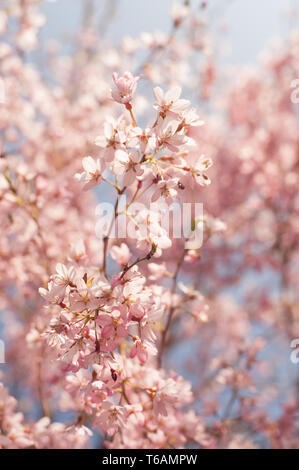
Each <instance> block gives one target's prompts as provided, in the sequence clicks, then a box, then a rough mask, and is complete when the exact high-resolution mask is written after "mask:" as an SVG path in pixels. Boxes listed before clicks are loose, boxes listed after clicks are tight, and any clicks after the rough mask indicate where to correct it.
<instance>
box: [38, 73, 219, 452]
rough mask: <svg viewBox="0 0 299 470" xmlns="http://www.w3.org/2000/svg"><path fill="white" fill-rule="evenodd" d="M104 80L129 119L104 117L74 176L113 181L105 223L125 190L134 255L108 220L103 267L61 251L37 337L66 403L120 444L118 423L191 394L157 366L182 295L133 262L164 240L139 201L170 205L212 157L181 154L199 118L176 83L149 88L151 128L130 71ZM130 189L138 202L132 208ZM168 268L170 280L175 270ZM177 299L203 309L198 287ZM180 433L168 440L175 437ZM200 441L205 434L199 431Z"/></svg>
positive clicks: (156, 253) (164, 437) (163, 436)
mask: <svg viewBox="0 0 299 470" xmlns="http://www.w3.org/2000/svg"><path fill="white" fill-rule="evenodd" d="M113 78H114V82H115V88H114V89H112V90H111V96H112V97H113V98H114V100H115V101H117V102H118V103H121V104H124V105H125V108H126V111H127V112H128V116H129V120H128V119H126V116H125V115H122V116H121V117H120V118H119V119H118V120H112V119H111V120H109V121H107V122H106V123H105V124H104V136H99V137H97V138H96V140H95V145H96V146H97V147H100V152H99V155H98V157H97V158H93V157H91V156H88V157H85V158H84V159H83V169H84V171H83V172H82V173H78V174H76V179H77V180H78V181H79V182H80V183H82V186H83V189H84V190H86V189H90V188H92V187H93V186H96V185H98V184H100V183H102V182H106V183H110V184H111V185H112V186H113V187H114V188H115V191H116V195H117V200H116V204H115V208H116V210H115V214H114V216H115V217H114V218H115V220H114V221H112V224H113V223H115V221H116V219H117V218H118V216H119V215H120V213H119V212H118V198H119V195H123V194H124V193H125V192H126V191H127V192H128V194H129V195H131V201H130V202H129V203H128V204H127V205H126V209H125V211H124V213H125V216H126V217H127V218H128V219H129V220H134V221H135V224H136V235H137V243H136V246H135V247H134V246H130V248H131V250H132V252H136V250H138V252H139V255H138V256H137V257H136V259H135V260H134V259H133V256H134V255H133V253H132V252H131V251H130V249H129V247H128V245H127V244H125V243H121V244H120V241H119V240H118V239H115V238H113V239H112V238H111V239H110V238H109V236H110V230H111V227H112V224H110V229H109V230H108V231H107V232H106V233H105V235H104V238H103V243H102V248H103V249H102V260H101V265H102V267H94V266H92V265H91V264H90V260H89V259H88V257H87V255H86V253H85V252H84V245H83V243H82V244H81V248H83V251H82V252H81V253H80V256H79V257H78V256H77V257H76V258H73V257H72V256H70V257H69V260H68V263H67V264H61V263H59V264H57V266H56V273H55V274H54V275H52V276H51V279H50V281H49V283H48V287H47V289H45V288H40V290H39V291H40V294H41V295H42V296H43V297H44V298H45V299H46V300H47V302H48V304H49V307H48V309H50V310H51V312H52V315H51V316H52V319H51V322H50V327H49V328H48V329H47V330H46V331H45V332H44V334H43V336H44V337H45V338H46V339H47V342H48V344H49V346H50V347H51V348H52V351H51V354H52V356H53V355H56V356H55V357H56V358H57V359H58V360H59V361H60V363H61V370H62V371H63V372H64V373H65V374H67V376H66V379H65V380H66V391H67V392H68V393H69V394H70V395H71V397H72V400H69V402H70V403H71V402H73V401H75V402H76V403H80V411H81V413H82V416H85V418H84V419H88V420H90V419H91V420H92V422H93V426H94V427H95V428H99V429H100V430H101V431H102V432H104V433H107V435H108V436H114V434H115V433H116V432H118V431H119V432H120V434H118V437H117V439H116V441H115V442H117V443H118V445H119V446H120V447H122V446H125V445H126V442H125V441H123V440H122V437H121V436H125V434H127V433H126V429H127V426H131V425H134V423H135V426H136V422H137V423H138V424H139V430H138V434H139V435H142V434H144V433H145V428H144V427H147V426H148V423H149V422H152V425H151V426H153V429H157V428H158V427H159V426H158V423H159V422H160V419H161V418H160V416H162V417H163V416H164V417H166V416H168V413H169V414H170V415H171V416H173V418H172V419H177V418H175V416H176V415H177V413H179V411H178V410H179V408H180V407H181V406H182V405H185V404H187V403H189V402H190V401H192V393H191V389H190V384H189V383H188V382H185V381H184V380H183V379H182V378H181V377H179V376H177V375H176V374H170V375H169V374H166V372H165V371H164V370H163V369H161V368H160V367H161V359H162V354H163V349H164V343H165V337H166V334H167V330H168V328H169V324H170V320H171V316H172V311H173V309H174V306H177V307H178V308H179V304H180V303H181V302H182V304H183V302H184V299H183V296H182V295H179V294H176V293H175V291H174V289H172V290H171V289H170V288H169V287H167V286H164V287H163V286H162V285H159V284H156V283H151V284H148V282H147V277H146V275H145V274H143V273H142V272H141V271H140V266H139V265H141V264H142V263H143V262H145V261H149V260H150V259H151V258H155V257H160V256H162V255H163V250H165V249H168V248H170V247H171V244H172V242H171V240H170V238H169V237H168V235H167V233H166V231H165V230H163V228H162V227H161V226H160V225H159V222H160V219H159V217H158V216H157V214H155V212H154V213H153V214H152V210H149V209H147V206H148V202H150V201H152V202H153V201H157V200H160V199H162V200H165V201H166V202H167V204H171V203H172V202H173V201H174V200H175V199H176V197H177V195H178V192H179V191H183V190H184V188H185V186H186V185H192V186H193V187H194V185H198V186H199V187H200V186H204V185H206V184H208V183H209V179H208V177H207V176H206V174H205V171H206V170H207V169H208V168H209V166H210V165H211V161H210V160H209V159H208V158H204V157H203V156H201V157H199V158H198V159H197V160H196V161H195V164H194V165H192V163H191V164H190V163H189V162H188V157H189V151H190V149H193V148H194V147H195V143H194V141H193V139H192V138H191V137H189V136H188V132H189V130H190V128H191V127H196V126H201V125H202V121H200V120H199V118H198V116H197V114H196V112H195V110H193V109H191V110H189V109H188V107H189V101H187V100H183V99H180V94H181V90H180V89H179V88H178V87H175V88H173V89H171V90H169V91H168V92H167V93H165V94H164V93H163V91H162V90H161V88H159V87H157V88H155V89H154V95H155V99H156V101H155V104H154V108H155V109H156V110H157V116H156V117H155V119H154V124H153V125H152V127H147V128H145V129H141V128H140V127H138V126H137V123H136V120H135V118H134V115H133V106H132V99H133V95H134V93H135V90H136V83H137V81H138V80H139V77H133V75H132V74H131V73H130V72H126V73H125V74H124V76H123V77H119V76H118V75H117V74H116V73H115V74H113ZM104 175H105V176H104ZM113 180H114V181H113ZM182 181H184V184H183V183H182ZM139 195H142V200H143V201H144V204H142V205H141V204H140V206H141V207H140V208H139V209H138V206H137V205H136V201H137V200H138V197H139ZM147 195H148V198H147V199H146V196H147ZM146 202H147V204H146ZM134 204H135V206H137V207H136V208H135V210H134V209H133V205H134ZM149 219H151V220H150V223H149ZM131 245H132V243H131ZM78 251H80V247H78V250H77V252H78ZM108 254H111V258H112V259H114V260H115V261H116V262H117V263H118V264H119V265H120V270H119V272H118V273H116V274H114V275H112V276H109V274H108V272H107V271H108V267H107V262H106V258H107V256H108ZM185 256H188V249H186V248H184V247H183V249H182V255H181V256H180V258H181V261H180V263H182V262H183V261H184V257H185ZM149 269H150V270H151V279H152V280H153V281H154V280H157V279H159V278H160V277H161V276H163V275H164V271H165V267H163V266H162V272H161V268H159V265H157V264H156V263H150V264H149ZM177 269H178V268H177ZM143 271H144V269H143ZM159 271H160V273H159ZM168 275H169V276H173V278H174V279H175V278H176V275H175V274H173V275H171V273H169V274H168ZM174 276H175V277H174ZM174 286H175V284H174ZM182 289H183V287H182ZM182 292H183V293H184V289H183V290H182ZM186 297H188V304H189V303H190V306H189V308H192V306H194V304H195V302H196V306H197V308H198V307H199V308H200V310H201V311H202V312H204V311H205V310H206V309H207V306H206V305H205V302H204V299H203V298H202V296H201V295H200V294H199V293H194V294H193V295H192V296H190V294H188V293H186ZM191 299H193V300H191ZM182 308H184V307H182ZM198 313H199V314H200V312H198ZM157 364H158V368H157ZM140 365H141V366H142V365H146V367H145V366H144V367H141V368H140ZM68 373H73V374H72V375H69V374H68ZM67 402H68V400H66V399H64V403H65V404H67ZM86 416H87V417H88V418H86ZM82 419H83V418H80V420H79V423H80V425H81V424H82ZM191 421H192V426H193V427H194V426H195V427H198V426H200V429H201V430H202V425H201V423H200V420H199V418H196V416H195V415H194V416H193V418H192V419H191ZM165 422H166V421H165ZM170 430H172V432H173V431H174V429H173V425H171V426H170V429H168V424H167V429H166V430H165V431H163V429H162V428H161V427H160V430H159V436H157V437H155V439H151V440H150V441H149V438H146V439H144V442H141V441H140V442H139V446H142V447H143V446H144V447H146V446H149V445H150V447H153V446H155V445H156V444H157V443H156V442H155V440H156V439H158V440H159V442H160V445H161V446H163V445H167V442H169V437H168V434H169V432H170ZM186 432H190V430H186ZM182 438H183V437H182V436H181V437H180V439H179V440H178V441H177V442H174V443H173V445H179V444H180V440H181V439H182ZM200 439H202V440H204V432H203V430H202V431H201V433H200ZM171 441H174V438H173V437H172V438H171ZM207 441H208V439H207Z"/></svg>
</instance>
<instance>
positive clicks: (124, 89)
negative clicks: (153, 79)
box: [111, 72, 140, 104]
mask: <svg viewBox="0 0 299 470" xmlns="http://www.w3.org/2000/svg"><path fill="white" fill-rule="evenodd" d="M112 77H113V80H114V83H115V88H114V89H113V90H112V91H111V94H112V98H113V99H114V100H115V101H117V102H118V103H123V104H127V103H130V101H132V99H133V96H134V94H135V91H136V87H137V82H138V80H140V77H134V76H133V75H132V74H131V72H125V73H124V74H123V75H122V76H119V74H118V73H117V72H114V73H113V74H112Z"/></svg>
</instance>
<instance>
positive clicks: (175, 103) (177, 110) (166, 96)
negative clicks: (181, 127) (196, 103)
mask: <svg viewBox="0 0 299 470" xmlns="http://www.w3.org/2000/svg"><path fill="white" fill-rule="evenodd" d="M181 92H182V89H181V87H179V86H176V87H173V88H171V89H170V90H168V91H167V92H166V93H164V92H163V90H162V89H161V88H160V87H156V88H154V96H155V99H156V103H155V104H154V108H155V109H157V110H158V111H159V113H160V114H161V115H162V116H163V117H165V116H166V115H167V114H168V115H169V114H170V115H172V117H173V118H175V117H177V116H180V115H181V113H182V112H183V111H185V110H186V109H187V108H188V107H189V105H190V101H188V100H183V99H179V98H180V95H181Z"/></svg>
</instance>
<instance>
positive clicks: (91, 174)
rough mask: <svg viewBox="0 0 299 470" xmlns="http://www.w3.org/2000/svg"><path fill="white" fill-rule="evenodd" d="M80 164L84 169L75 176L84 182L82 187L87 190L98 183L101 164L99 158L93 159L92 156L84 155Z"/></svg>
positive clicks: (100, 177)
mask: <svg viewBox="0 0 299 470" xmlns="http://www.w3.org/2000/svg"><path fill="white" fill-rule="evenodd" d="M82 165H83V168H84V170H85V171H84V172H83V173H77V174H76V175H75V178H76V180H77V181H80V182H82V181H83V182H84V183H85V184H84V186H83V189H84V190H85V191H87V190H88V189H91V188H93V187H94V186H96V185H97V184H100V182H101V179H102V164H101V161H100V160H99V159H98V160H96V161H95V160H94V159H93V158H92V157H85V158H83V160H82Z"/></svg>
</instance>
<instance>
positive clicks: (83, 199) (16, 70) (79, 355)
mask: <svg viewBox="0 0 299 470" xmlns="http://www.w3.org/2000/svg"><path fill="white" fill-rule="evenodd" d="M2 3H3V8H2V10H1V12H0V35H1V37H0V76H1V78H2V80H3V84H4V90H5V102H4V103H2V102H0V154H1V157H0V221H1V237H0V309H1V322H2V323H3V326H4V329H3V330H2V328H1V330H0V336H1V337H2V335H3V337H4V339H5V346H6V348H5V360H6V364H5V374H3V375H2V376H1V377H0V379H1V381H0V448H82V447H85V446H90V445H96V446H105V447H107V448H147V449H148V448H178V447H185V446H186V447H189V448H190V447H200V448H248V447H249V448H256V447H273V448H288V447H289V448H296V447H298V442H297V441H298V439H297V438H296V428H297V427H298V412H297V408H298V407H297V403H296V387H298V381H297V379H296V375H295V372H294V366H293V365H292V364H291V363H290V361H289V360H288V359H289V352H290V350H289V342H290V340H291V339H293V338H297V337H298V334H299V329H298V328H299V327H298V325H299V322H298V318H299V317H298V276H297V275H296V266H297V265H298V252H299V246H298V239H299V237H298V211H299V204H298V191H297V188H298V131H297V130H298V110H297V109H296V105H295V104H294V103H292V101H291V99H290V96H291V93H292V88H290V84H291V82H292V81H293V80H294V79H296V78H298V76H299V68H298V50H299V36H298V33H297V34H296V33H294V34H292V35H291V36H290V38H289V39H288V41H287V42H286V44H285V45H283V44H281V45H278V44H277V43H275V44H274V48H275V50H274V52H273V50H271V49H270V50H269V51H268V52H267V54H265V55H264V57H263V60H262V63H261V64H260V65H259V69H253V68H252V69H249V68H246V69H245V70H243V69H242V68H240V67H237V70H236V71H235V72H234V76H233V77H231V80H232V81H233V85H231V84H226V77H227V70H226V69H224V71H223V70H222V69H221V67H219V68H218V67H217V68H216V65H215V62H216V61H215V56H216V54H217V53H218V52H219V50H217V48H216V46H215V45H214V40H213V38H212V37H211V35H210V33H209V24H210V22H211V20H210V19H208V6H207V3H208V2H201V8H200V9H199V10H198V11H197V12H196V13H195V12H194V10H192V9H190V7H188V6H187V5H182V4H179V3H175V4H174V5H173V6H172V8H171V11H170V15H171V19H172V28H171V31H170V32H169V33H165V32H155V33H146V32H143V33H141V34H140V36H139V37H137V38H132V37H129V36H126V37H124V38H123V40H122V42H121V44H120V45H119V46H118V47H114V46H110V45H109V44H108V42H107V41H104V40H103V37H99V35H98V33H97V30H96V28H95V26H94V25H92V20H91V19H90V20H89V21H90V23H89V24H88V22H86V19H85V20H84V25H83V26H82V29H81V30H80V31H79V33H78V41H77V42H76V43H75V45H74V50H75V52H74V57H73V59H71V58H70V57H67V58H65V57H62V55H61V54H59V48H58V46H57V44H55V43H50V44H49V47H48V49H47V59H48V61H47V69H46V70H45V71H44V72H45V73H43V76H41V74H40V73H39V72H38V70H37V68H36V67H35V66H34V65H32V64H30V63H29V62H28V58H29V57H30V56H29V55H28V54H29V53H30V51H32V50H34V49H36V48H38V47H39V46H40V44H39V39H38V31H39V28H40V27H41V26H42V25H43V23H44V22H45V16H44V15H43V14H42V13H41V10H40V4H41V3H42V2H40V1H38V0H4V1H3V2H2ZM1 6H2V4H1ZM87 16H88V15H86V18H87ZM216 16H217V15H216ZM94 17H95V15H94ZM214 17H215V15H214ZM91 18H93V16H92V15H91ZM40 52H41V53H42V52H43V51H42V50H41V51H40ZM140 57H145V61H144V62H143V63H141V64H140V59H139V58H140ZM45 68H46V66H45ZM115 70H118V72H115ZM125 70H131V71H132V73H131V72H125ZM133 71H135V72H134V73H133ZM46 75H49V76H50V77H51V76H52V77H54V80H53V83H55V85H54V86H49V85H48V84H47V83H46V81H45V79H44V77H45V76H46ZM111 76H112V80H111ZM234 77H237V78H236V79H235V78H234ZM111 83H112V89H111V90H110V86H111ZM157 83H159V84H160V87H157V86H156V85H157ZM215 83H217V84H218V83H219V84H221V87H216V86H214V84H215ZM140 85H142V89H143V90H145V93H144V94H142V95H140V94H137V93H136V91H137V87H138V88H141V86H140ZM148 85H149V88H150V90H149V94H150V96H151V98H150V99H148V97H147V96H148V95H147V88H146V87H147V86H148ZM179 85H184V95H185V93H186V96H188V92H189V96H190V94H191V93H190V92H191V91H192V103H196V106H197V105H198V104H199V106H198V108H199V109H200V110H201V111H200V117H199V116H198V115H197V112H196V111H195V110H194V109H192V108H191V109H190V103H189V101H187V100H185V99H182V98H181V88H180V86H179ZM219 90H221V99H220V100H219V95H218V94H217V93H218V92H219ZM152 96H153V99H152ZM203 102H204V106H202V104H203ZM214 103H217V106H214ZM219 104H220V105H221V112H220V113H219ZM204 109H208V111H209V112H208V113H206V114H207V115H206V116H204V111H203V110H204ZM203 121H204V122H205V125H203ZM141 123H142V124H141ZM144 123H146V125H143V124H144ZM99 134H100V135H99ZM84 155H87V156H86V157H85V158H83V161H82V157H83V156H84ZM212 160H213V162H214V165H213V166H212ZM210 178H211V181H212V184H210ZM207 186H208V187H207ZM94 188H95V191H96V192H97V193H98V195H99V197H100V200H101V201H103V200H105V201H107V195H108V193H109V197H110V193H111V199H113V202H114V211H113V217H112V218H111V219H109V221H108V223H107V221H106V219H105V217H103V214H102V213H101V214H100V216H99V217H98V219H97V223H96V221H95V215H94V214H95V209H96V205H97V202H98V201H97V197H96V194H95V192H94V191H93V190H92V189H94ZM108 190H109V191H108ZM110 190H111V191H110ZM123 196H126V204H125V205H124V206H123V205H122V204H121V199H122V197H123ZM105 198H106V199H105ZM185 202H187V203H190V202H192V203H197V202H203V203H204V214H203V216H202V217H201V220H198V219H196V218H195V216H194V214H193V213H191V214H190V220H189V222H190V227H191V232H190V233H189V234H188V235H184V236H182V237H181V238H176V237H174V236H173V233H172V232H171V230H170V231H167V230H166V229H165V225H164V224H163V217H164V215H163V214H165V212H164V213H163V212H161V211H160V208H161V207H163V210H164V211H165V210H166V211H167V210H169V211H170V210H171V208H172V207H173V205H175V204H177V203H179V204H184V203H185ZM155 204H156V205H155ZM96 215H99V214H98V212H97V211H96ZM117 224H121V225H122V226H125V228H126V229H128V228H130V231H129V235H125V236H122V235H115V232H116V233H118V232H117V230H116V231H115V230H114V229H115V227H116V226H117ZM202 227H203V232H204V233H203V245H202V247H198V246H197V245H196V243H192V239H193V238H194V237H195V235H196V232H197V230H201V228H202ZM95 228H97V229H99V230H96V232H95ZM96 233H97V237H96ZM195 238H196V237H195ZM281 348H284V349H281ZM281 350H283V351H284V352H283V354H281V353H280V351H281ZM264 352H265V354H264ZM285 358H286V360H284V359H285ZM1 366H2V365H1ZM286 370H287V371H288V372H289V373H288V374H286V372H285V371H286ZM286 376H287V377H286ZM4 384H5V386H4ZM20 384H21V385H20ZM7 387H9V388H10V389H11V391H13V394H14V396H15V397H16V398H13V397H12V396H11V395H10V393H9V391H8V389H7ZM24 390H26V400H24ZM273 410H275V411H274V412H273ZM61 412H67V416H68V421H67V422H66V420H65V419H64V417H62V418H61V416H62V415H63V413H61ZM32 416H34V418H32ZM69 417H70V418H69ZM91 438H92V439H91ZM96 438H98V443H96V444H94V443H95V441H96Z"/></svg>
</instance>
